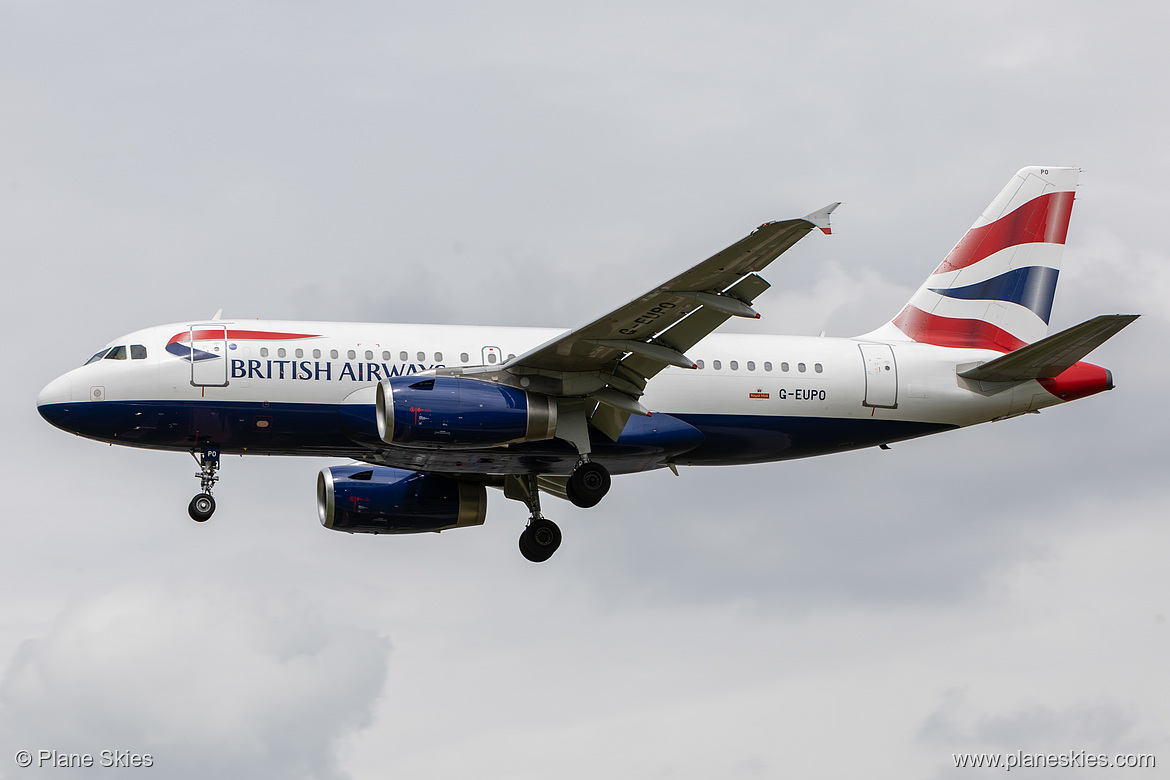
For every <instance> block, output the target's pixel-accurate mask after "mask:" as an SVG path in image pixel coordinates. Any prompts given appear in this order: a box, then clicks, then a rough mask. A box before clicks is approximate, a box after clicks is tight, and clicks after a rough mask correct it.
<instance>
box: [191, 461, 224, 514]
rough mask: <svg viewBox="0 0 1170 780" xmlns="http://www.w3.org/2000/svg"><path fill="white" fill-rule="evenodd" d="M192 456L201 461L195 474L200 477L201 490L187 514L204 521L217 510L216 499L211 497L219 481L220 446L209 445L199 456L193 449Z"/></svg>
mask: <svg viewBox="0 0 1170 780" xmlns="http://www.w3.org/2000/svg"><path fill="white" fill-rule="evenodd" d="M191 457H192V458H195V459H196V460H197V461H198V463H199V473H198V474H196V475H195V476H197V477H199V490H200V491H201V492H200V493H199V495H197V496H195V498H193V499H191V503H190V504H188V505H187V514H189V515H191V519H192V520H194V521H195V522H197V523H204V522H207V520H208V519H210V518H211V515H212V513H214V512H215V499H214V498H212V497H211V489H212V488H213V487H215V483H216V482H218V481H219V475H218V474H217V473H216V472H217V471H219V447H216V446H214V445H207V446H206V447H204V448H203V452H202V454H200V455H199V456H198V457H196V455H195V451H194V450H191Z"/></svg>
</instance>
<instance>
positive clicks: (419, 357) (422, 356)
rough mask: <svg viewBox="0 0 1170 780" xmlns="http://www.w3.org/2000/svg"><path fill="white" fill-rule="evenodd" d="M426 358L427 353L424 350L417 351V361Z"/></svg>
mask: <svg viewBox="0 0 1170 780" xmlns="http://www.w3.org/2000/svg"><path fill="white" fill-rule="evenodd" d="M426 359H427V353H425V352H420V353H418V362H420V363H421V362H423V361H424V360H426Z"/></svg>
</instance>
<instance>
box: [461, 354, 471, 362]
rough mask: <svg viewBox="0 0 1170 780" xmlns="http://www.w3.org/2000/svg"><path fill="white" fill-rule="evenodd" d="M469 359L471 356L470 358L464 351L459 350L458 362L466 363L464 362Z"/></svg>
mask: <svg viewBox="0 0 1170 780" xmlns="http://www.w3.org/2000/svg"><path fill="white" fill-rule="evenodd" d="M469 360H471V358H470V357H468V355H467V353H466V352H460V353H459V362H460V363H466V362H467V361H469Z"/></svg>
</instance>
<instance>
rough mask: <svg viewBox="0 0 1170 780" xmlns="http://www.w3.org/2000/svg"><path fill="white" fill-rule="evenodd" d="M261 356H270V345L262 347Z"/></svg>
mask: <svg viewBox="0 0 1170 780" xmlns="http://www.w3.org/2000/svg"><path fill="white" fill-rule="evenodd" d="M260 357H268V347H260Z"/></svg>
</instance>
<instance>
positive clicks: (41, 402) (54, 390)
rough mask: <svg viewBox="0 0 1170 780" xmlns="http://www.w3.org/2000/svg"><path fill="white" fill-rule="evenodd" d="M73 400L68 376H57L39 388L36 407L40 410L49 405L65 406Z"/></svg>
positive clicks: (71, 383) (71, 384)
mask: <svg viewBox="0 0 1170 780" xmlns="http://www.w3.org/2000/svg"><path fill="white" fill-rule="evenodd" d="M72 400H73V382H72V381H70V379H69V377H68V376H59V377H57V378H56V379H54V380H53V381H52V382H49V384H47V385H45V386H44V387H43V388H41V392H40V393H38V394H37V407H38V408H39V409H42V412H41V413H42V414H44V411H43V409H44V407H46V406H49V405H51V404H67V403H69V402H70V401H72Z"/></svg>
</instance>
